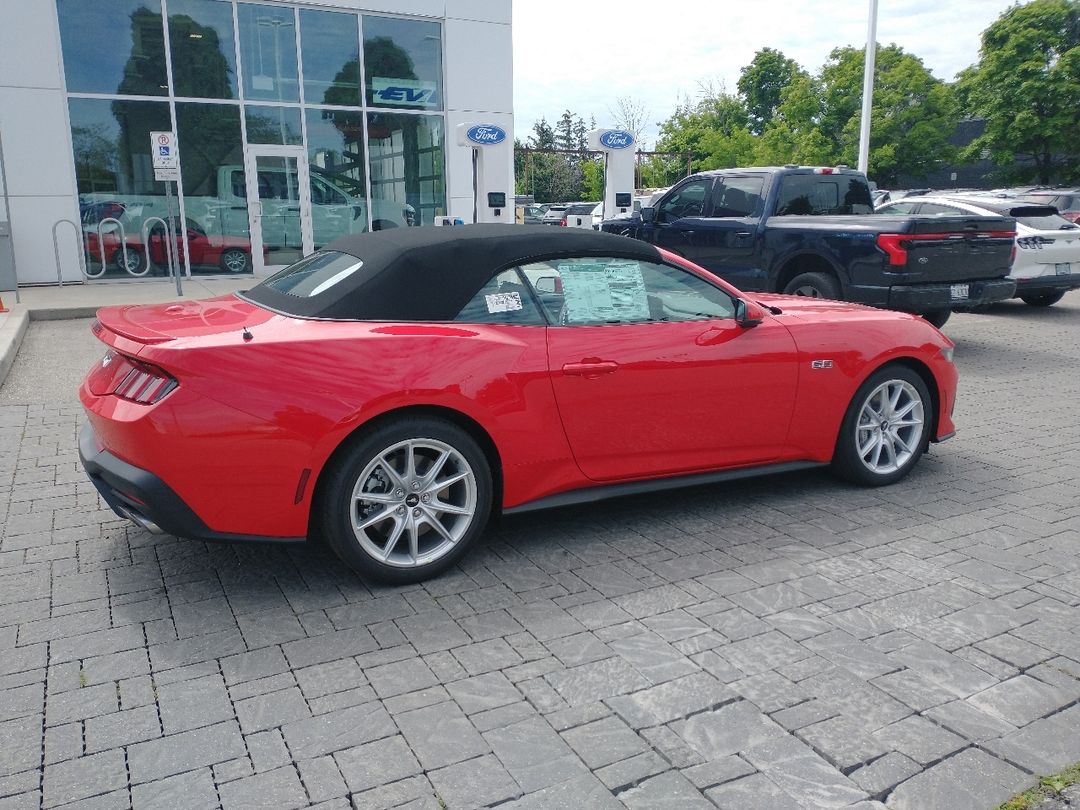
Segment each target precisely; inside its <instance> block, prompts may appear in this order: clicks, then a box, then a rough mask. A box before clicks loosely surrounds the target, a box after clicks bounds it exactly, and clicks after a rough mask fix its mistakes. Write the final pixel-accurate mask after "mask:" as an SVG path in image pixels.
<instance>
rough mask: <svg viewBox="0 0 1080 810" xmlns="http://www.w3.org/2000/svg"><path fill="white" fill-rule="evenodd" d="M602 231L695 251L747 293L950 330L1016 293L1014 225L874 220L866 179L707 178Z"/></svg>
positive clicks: (959, 219) (732, 172)
mask: <svg viewBox="0 0 1080 810" xmlns="http://www.w3.org/2000/svg"><path fill="white" fill-rule="evenodd" d="M600 227H601V230H604V231H608V232H609V233H620V234H624V235H627V236H631V237H634V238H635V239H641V240H643V241H646V242H650V243H652V244H654V245H656V246H657V247H661V248H664V249H665V250H669V251H671V252H672V253H677V254H679V255H681V256H685V257H686V258H687V259H690V260H691V261H692V262H695V263H696V264H699V265H701V266H702V267H705V268H706V269H708V270H710V271H712V272H713V273H716V274H717V275H719V276H721V277H722V278H724V279H725V280H727V281H730V282H731V283H732V284H734V285H736V286H737V287H740V288H741V289H744V290H761V291H766V292H783V293H788V294H793V295H810V296H816V297H821V298H835V299H839V300H843V301H855V302H858V303H862V304H870V305H872V306H877V307H885V308H888V309H897V310H901V311H904V312H914V313H917V314H919V315H922V316H923V317H925V318H926V319H927V320H929V321H930V322H931V323H934V324H935V325H936V326H941V325H943V324H944V323H945V321H946V320H947V319H948V317H949V314H950V313H951V312H952V311H953V310H963V309H972V308H974V307H978V306H982V305H985V304H989V303H992V302H994V301H1002V300H1004V299H1006V298H1010V297H1011V296H1012V295H1013V292H1014V291H1015V282H1014V281H1013V280H1011V279H1009V278H1006V277H1007V276H1008V275H1009V270H1010V267H1011V264H1012V257H1013V251H1014V237H1015V236H1016V223H1015V221H1014V220H1012V219H1009V218H1008V217H997V216H977V215H971V216H962V215H958V216H946V217H941V216H935V217H927V218H920V217H914V216H891V215H884V214H875V213H874V209H873V205H872V203H871V197H870V188H869V185H868V184H867V182H866V178H865V177H864V176H863V174H862V173H861V172H857V171H853V170H851V169H848V168H847V167H843V166H840V167H806V166H783V167H768V168H750V169H721V170H718V171H710V172H701V173H700V174H694V175H691V176H690V177H687V178H685V179H684V180H682V181H680V182H679V183H678V184H676V185H675V186H673V187H672V188H671V189H670V190H669V191H668V192H666V193H665V194H664V196H663V197H661V198H660V199H659V200H657V201H656V202H655V204H654V205H652V206H650V207H646V208H642V209H641V211H640V213H638V214H635V215H634V216H633V217H631V218H629V219H615V220H609V221H607V222H604V223H602V224H601V226H600Z"/></svg>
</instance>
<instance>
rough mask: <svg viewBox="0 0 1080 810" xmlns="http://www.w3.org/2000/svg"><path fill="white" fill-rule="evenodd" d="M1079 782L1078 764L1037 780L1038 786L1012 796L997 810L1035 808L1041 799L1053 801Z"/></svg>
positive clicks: (1079, 771)
mask: <svg viewBox="0 0 1080 810" xmlns="http://www.w3.org/2000/svg"><path fill="white" fill-rule="evenodd" d="M1077 782H1080V763H1077V764H1076V765H1073V766H1071V767H1068V768H1066V769H1065V770H1063V771H1061V772H1060V773H1056V774H1054V775H1053V776H1043V777H1040V778H1039V784H1038V785H1037V786H1036V787H1033V788H1032V789H1031V790H1025V791H1024V792H1023V793H1021V794H1020V795H1019V796H1013V797H1012V798H1011V799H1009V800H1008V801H1007V802H1005V804H1002V805H999V806H998V808H997V810H1030V808H1033V807H1037V806H1038V804H1039V802H1041V801H1042V800H1043V799H1054V798H1057V797H1058V796H1060V795H1061V791H1063V790H1065V788H1067V787H1069V786H1070V785H1075V784H1076V783H1077Z"/></svg>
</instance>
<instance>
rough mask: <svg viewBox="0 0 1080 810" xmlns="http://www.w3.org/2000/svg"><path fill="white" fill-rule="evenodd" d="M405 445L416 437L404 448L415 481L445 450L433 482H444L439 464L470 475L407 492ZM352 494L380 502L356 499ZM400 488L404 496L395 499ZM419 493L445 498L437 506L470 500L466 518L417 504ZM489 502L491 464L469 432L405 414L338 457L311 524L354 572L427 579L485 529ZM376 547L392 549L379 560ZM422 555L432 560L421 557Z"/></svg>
mask: <svg viewBox="0 0 1080 810" xmlns="http://www.w3.org/2000/svg"><path fill="white" fill-rule="evenodd" d="M405 442H415V445H412V444H410V445H409V449H410V450H415V455H414V457H415V459H416V461H415V466H416V473H417V475H416V476H415V479H416V480H417V483H418V486H419V481H420V480H423V478H424V476H425V472H428V473H429V472H430V470H431V467H430V466H429V467H427V468H425V467H424V464H425V463H428V464H430V463H431V462H432V461H434V460H435V458H437V457H438V454H440V453H441V452H442V450H443V449H446V450H449V451H450V453H449V455H448V460H447V461H446V462H445V464H444V466H443V467H442V468H440V469H439V470H436V471H435V473H436V475H435V479H436V480H439V481H440V482H442V481H445V480H447V479H445V478H440V476H441V473H442V470H444V469H450V470H456V472H455V473H454V474H460V473H464V472H467V473H469V474H471V477H466V478H465V479H464V480H462V481H460V482H458V483H455V484H452V485H449V486H445V487H444V488H442V489H439V488H438V487H437V485H436V486H435V487H430V488H428V489H426V490H424V489H420V488H418V489H416V491H412V488H411V487H410V484H409V483H408V480H409V478H408V475H407V470H406V468H405V465H404V458H403V457H402V455H401V454H402V453H404V452H406V451H405V449H403V448H401V447H400V445H402V444H403V443H405ZM425 443H427V444H425ZM455 454H456V455H455ZM385 458H389V461H384V460H383V459H385ZM395 464H396V465H397V466H398V467H399V468H400V469H396V470H394V472H396V474H397V476H398V478H399V479H404V480H405V481H406V483H404V484H403V486H402V487H401V488H398V486H397V484H396V483H395V479H394V475H393V474H392V472H391V470H390V469H387V465H391V466H392V465H395ZM361 477H363V479H364V480H363V481H361V480H360V479H361ZM361 488H362V489H361ZM357 493H359V494H361V495H362V494H365V493H368V494H370V495H371V496H372V497H373V498H378V499H379V500H378V501H375V500H371V501H364V500H363V499H359V500H354V496H355V495H356V494H357ZM398 493H404V498H401V499H400V502H398ZM420 493H423V497H425V498H431V499H432V500H433V501H434V502H435V503H440V502H442V503H441V504H440V505H446V506H452V505H453V506H455V507H457V508H466V507H468V505H469V504H472V506H471V511H470V513H469V514H468V515H467V516H466V515H457V514H450V513H446V512H441V513H440V512H439V510H437V509H436V510H432V507H431V506H430V505H425V504H430V503H431V502H432V501H429V500H426V499H425V500H424V501H423V503H421V502H420V498H421V497H422V495H421V494H420ZM429 493H435V494H429ZM446 499H449V500H446ZM491 501H492V479H491V468H490V466H489V464H488V461H487V458H486V457H485V456H484V453H483V451H482V450H481V449H480V446H479V445H478V444H477V443H476V441H475V440H474V439H473V438H472V437H471V436H470V435H469V434H468V433H467V432H465V431H464V430H462V429H461V428H460V427H458V426H457V425H455V424H453V423H451V422H446V421H444V420H441V419H433V418H425V417H403V418H401V419H398V420H395V421H392V422H387V423H385V424H383V425H381V426H379V427H377V428H375V429H373V430H370V431H368V432H365V433H363V434H361V435H359V436H358V437H357V438H356V439H354V440H353V441H352V442H351V445H350V446H349V447H348V448H347V449H346V450H345V452H344V453H342V454H341V456H340V457H339V458H338V459H337V460H336V462H335V463H334V466H333V467H332V468H331V469H330V470H328V478H327V481H326V484H325V486H324V487H322V489H321V497H320V502H319V503H318V504H317V505H316V508H317V509H318V510H319V515H318V520H317V521H316V524H317V525H318V526H320V527H321V530H322V535H323V537H325V539H326V541H327V543H328V544H329V546H330V548H331V549H333V551H334V553H335V554H337V556H338V557H340V558H341V559H342V560H343V561H344V562H345V563H346V564H347V565H349V566H350V567H351V568H352V569H353V570H354V571H356V572H357V573H359V574H361V575H363V576H365V577H368V578H370V579H374V580H379V581H382V582H389V583H394V584H406V583H412V582H420V581H422V580H425V579H429V578H430V577H433V576H436V575H438V574H440V573H442V572H443V571H445V570H446V569H448V568H450V567H451V566H453V565H455V564H456V563H457V562H458V560H460V559H461V557H462V556H463V555H464V554H465V553H466V552H467V551H468V549H469V547H470V546H471V545H472V543H473V542H474V541H475V540H476V538H477V537H479V536H480V535H481V534H482V533H483V531H484V527H485V526H486V525H487V522H488V519H489V518H490V516H491ZM354 508H355V509H356V513H357V514H356V521H355V523H354ZM437 513H438V514H437ZM439 514H441V517H440V516H439ZM373 518H374V521H373V522H372V525H370V526H368V528H367V529H360V530H354V525H358V524H362V523H363V522H364V521H371V520H372V519H373ZM431 518H434V519H435V520H438V521H439V525H442V526H443V528H444V530H445V531H446V532H447V533H448V534H451V535H455V537H454V538H453V540H452V541H451V540H450V539H448V538H446V537H445V536H444V535H441V534H439V532H437V531H436V529H435V528H434V524H433V523H432V522H431ZM399 525H400V526H401V528H400V529H399V528H398V527H399ZM413 527H415V528H413ZM413 532H415V534H416V537H417V540H416V550H417V553H416V555H415V557H414V556H412V555H411V553H410V540H411V538H412V534H413ZM361 537H363V539H361ZM392 538H393V539H392ZM380 544H382V549H383V551H384V552H386V549H387V548H388V547H389V552H387V553H386V554H385V557H384V559H379V558H377V557H376V556H375V554H376V552H377V550H378V547H379V545H380ZM427 556H430V557H431V559H430V561H427V562H425V561H424V558H425V557H427Z"/></svg>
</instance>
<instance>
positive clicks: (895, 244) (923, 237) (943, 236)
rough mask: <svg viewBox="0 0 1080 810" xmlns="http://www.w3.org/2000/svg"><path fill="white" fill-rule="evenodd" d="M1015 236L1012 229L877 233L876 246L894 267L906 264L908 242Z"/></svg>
mask: <svg viewBox="0 0 1080 810" xmlns="http://www.w3.org/2000/svg"><path fill="white" fill-rule="evenodd" d="M1015 236H1016V233H1015V232H1014V231H983V232H981V233H978V232H964V233H879V234H878V237H877V246H878V247H879V248H881V249H882V250H883V251H885V254H886V255H887V256H888V257H889V264H891V265H893V266H894V267H903V266H904V265H906V264H907V254H908V250H909V249H910V248H911V245H909V244H908V243H909V242H930V241H938V242H950V241H954V242H959V241H961V240H964V239H971V240H974V241H982V240H986V239H1006V238H1007V239H1013V237H1015ZM1012 249H1013V251H1015V250H1016V243H1015V242H1014V243H1013V248H1012Z"/></svg>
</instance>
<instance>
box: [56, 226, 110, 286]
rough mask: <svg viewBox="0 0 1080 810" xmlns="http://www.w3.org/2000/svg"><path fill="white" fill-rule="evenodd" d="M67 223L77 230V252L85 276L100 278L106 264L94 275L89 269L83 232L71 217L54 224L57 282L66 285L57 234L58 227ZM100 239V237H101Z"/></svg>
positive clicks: (59, 284) (80, 267)
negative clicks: (84, 248)
mask: <svg viewBox="0 0 1080 810" xmlns="http://www.w3.org/2000/svg"><path fill="white" fill-rule="evenodd" d="M65 222H66V223H67V224H68V225H70V226H71V227H72V228H73V229H74V230H75V244H76V245H78V249H77V251H76V252H77V253H78V254H79V269H80V270H81V271H82V274H83V277H85V278H100V277H101V276H102V275H103V274H104V273H105V266H104V265H102V267H101V272H100V273H98V274H97V275H93V274H91V273H90V271H89V270H87V267H86V256H85V255H84V254H85V251H84V250H83V232H82V229H80V228H79V226H78V225H76V224H75V222H73V221H72V220H70V219H59V220H57V221H56V222H55V223H53V226H52V243H53V258H54V259H55V260H56V284H57V286H59V287H63V286H64V271H63V270H62V269H61V267H60V240H59V237H58V234H57V229H58V228H59V227H60V226H61V225H63V224H64V223H65ZM99 239H100V237H99Z"/></svg>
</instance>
